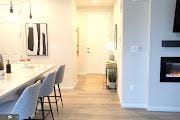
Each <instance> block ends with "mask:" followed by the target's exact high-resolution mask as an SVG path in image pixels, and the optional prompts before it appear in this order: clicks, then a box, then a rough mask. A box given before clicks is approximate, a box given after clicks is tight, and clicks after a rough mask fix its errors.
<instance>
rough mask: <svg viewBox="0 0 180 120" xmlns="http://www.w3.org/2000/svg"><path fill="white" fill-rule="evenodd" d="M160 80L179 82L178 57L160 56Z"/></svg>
mask: <svg viewBox="0 0 180 120" xmlns="http://www.w3.org/2000/svg"><path fill="white" fill-rule="evenodd" d="M160 82H180V57H161V73H160Z"/></svg>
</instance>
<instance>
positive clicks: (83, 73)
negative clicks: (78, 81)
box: [78, 72, 87, 75]
mask: <svg viewBox="0 0 180 120" xmlns="http://www.w3.org/2000/svg"><path fill="white" fill-rule="evenodd" d="M78 75H87V73H85V72H81V73H78Z"/></svg>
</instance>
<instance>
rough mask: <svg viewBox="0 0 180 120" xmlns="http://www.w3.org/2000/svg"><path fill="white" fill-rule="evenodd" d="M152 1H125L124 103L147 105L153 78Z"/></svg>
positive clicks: (123, 104) (133, 106) (134, 106)
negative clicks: (151, 64)
mask: <svg viewBox="0 0 180 120" xmlns="http://www.w3.org/2000/svg"><path fill="white" fill-rule="evenodd" d="M149 7H150V1H149V0H142V1H133V0H124V1H123V63H122V66H123V68H122V101H121V104H122V107H127V108H144V107H145V106H146V103H147V93H148V83H147V82H148V79H149V74H148V73H149V33H150V31H149V24H150V19H149V18H150V11H149Z"/></svg>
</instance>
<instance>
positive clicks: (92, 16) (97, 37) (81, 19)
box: [78, 10, 111, 74]
mask: <svg viewBox="0 0 180 120" xmlns="http://www.w3.org/2000/svg"><path fill="white" fill-rule="evenodd" d="M78 28H79V58H78V61H79V65H78V66H79V74H105V65H106V60H107V59H108V51H107V50H106V44H107V43H108V41H110V40H111V12H98V11H83V10H79V11H78Z"/></svg>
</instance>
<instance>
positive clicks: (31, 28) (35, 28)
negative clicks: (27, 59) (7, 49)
mask: <svg viewBox="0 0 180 120" xmlns="http://www.w3.org/2000/svg"><path fill="white" fill-rule="evenodd" d="M25 28H26V52H27V55H28V56H48V33H47V23H32V24H29V23H26V24H25Z"/></svg>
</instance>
